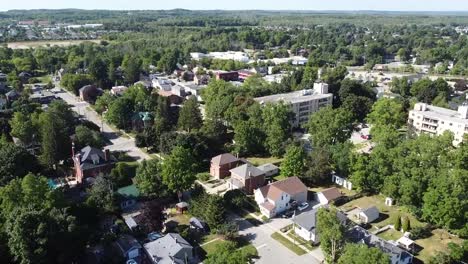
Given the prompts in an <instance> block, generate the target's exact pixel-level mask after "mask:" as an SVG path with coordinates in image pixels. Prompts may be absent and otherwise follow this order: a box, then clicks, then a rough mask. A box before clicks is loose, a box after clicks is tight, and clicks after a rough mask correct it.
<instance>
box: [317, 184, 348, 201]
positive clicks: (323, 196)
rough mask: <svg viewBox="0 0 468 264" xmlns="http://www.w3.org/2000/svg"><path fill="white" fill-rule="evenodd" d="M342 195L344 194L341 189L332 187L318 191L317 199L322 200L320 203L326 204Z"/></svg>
mask: <svg viewBox="0 0 468 264" xmlns="http://www.w3.org/2000/svg"><path fill="white" fill-rule="evenodd" d="M341 196H342V195H341V193H340V191H339V190H338V189H337V188H335V187H332V188H328V189H326V190H323V191H321V192H319V193H317V200H318V201H319V202H320V204H323V205H326V204H329V203H330V202H332V201H334V200H336V199H338V198H340V197H341Z"/></svg>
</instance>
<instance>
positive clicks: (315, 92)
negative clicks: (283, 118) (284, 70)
mask: <svg viewBox="0 0 468 264" xmlns="http://www.w3.org/2000/svg"><path fill="white" fill-rule="evenodd" d="M255 100H256V101H257V102H259V103H260V104H266V103H277V102H284V103H285V104H288V105H290V107H291V111H292V112H293V113H294V115H293V119H292V120H291V124H292V126H293V127H303V126H304V125H305V124H306V123H307V121H309V117H310V116H311V115H312V114H313V113H315V112H317V111H318V110H319V109H320V108H322V107H326V106H331V105H332V101H333V94H331V93H328V84H326V83H322V82H316V83H315V84H314V88H313V89H310V90H302V91H295V92H291V93H283V94H274V95H269V96H264V97H258V98H255Z"/></svg>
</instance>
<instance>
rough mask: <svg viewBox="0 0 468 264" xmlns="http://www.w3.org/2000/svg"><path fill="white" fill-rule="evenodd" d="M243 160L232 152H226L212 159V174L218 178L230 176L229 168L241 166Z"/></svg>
mask: <svg viewBox="0 0 468 264" xmlns="http://www.w3.org/2000/svg"><path fill="white" fill-rule="evenodd" d="M239 164H241V161H240V160H239V159H238V158H236V157H235V156H234V155H232V154H231V153H224V154H221V155H218V156H216V157H214V158H212V159H211V165H210V174H211V176H213V177H215V178H217V179H224V178H226V177H228V176H229V175H230V174H231V172H230V171H229V170H231V169H233V168H235V167H237V166H239Z"/></svg>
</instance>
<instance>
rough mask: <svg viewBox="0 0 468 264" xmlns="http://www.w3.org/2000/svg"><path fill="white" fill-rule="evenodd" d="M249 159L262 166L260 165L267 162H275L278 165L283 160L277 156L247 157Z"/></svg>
mask: <svg viewBox="0 0 468 264" xmlns="http://www.w3.org/2000/svg"><path fill="white" fill-rule="evenodd" d="M247 160H248V161H250V162H252V163H253V164H254V165H256V166H260V165H263V164H267V163H273V164H276V165H278V164H279V163H281V162H282V161H283V159H282V158H276V157H265V158H261V157H249V158H247Z"/></svg>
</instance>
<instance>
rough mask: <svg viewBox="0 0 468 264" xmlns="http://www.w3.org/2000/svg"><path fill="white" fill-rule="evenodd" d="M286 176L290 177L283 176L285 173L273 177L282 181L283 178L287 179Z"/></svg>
mask: <svg viewBox="0 0 468 264" xmlns="http://www.w3.org/2000/svg"><path fill="white" fill-rule="evenodd" d="M286 178H288V177H286V176H283V175H277V176H275V177H273V179H275V180H277V181H282V180H285V179H286Z"/></svg>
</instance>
